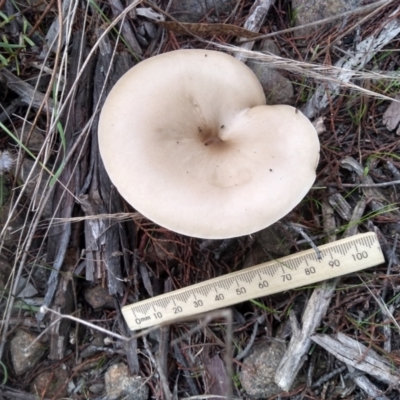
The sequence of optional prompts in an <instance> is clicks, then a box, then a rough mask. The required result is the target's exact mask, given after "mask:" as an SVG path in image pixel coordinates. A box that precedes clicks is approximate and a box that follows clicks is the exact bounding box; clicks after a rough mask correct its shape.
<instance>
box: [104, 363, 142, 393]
mask: <svg viewBox="0 0 400 400" xmlns="http://www.w3.org/2000/svg"><path fill="white" fill-rule="evenodd" d="M105 383H106V392H107V395H108V400H120V399H124V400H147V398H148V396H149V388H148V386H146V385H145V383H144V380H143V379H142V377H140V376H129V372H128V367H127V366H126V365H125V364H123V363H119V364H115V365H112V366H111V367H110V368H109V369H108V370H107V372H106V374H105Z"/></svg>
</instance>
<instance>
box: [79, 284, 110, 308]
mask: <svg viewBox="0 0 400 400" xmlns="http://www.w3.org/2000/svg"><path fill="white" fill-rule="evenodd" d="M84 296H85V300H86V301H87V302H88V303H89V304H90V305H91V306H92V307H93V308H94V310H104V309H107V310H113V309H114V308H115V306H114V297H113V296H111V295H110V294H109V293H108V290H107V289H105V288H102V287H101V286H95V287H92V288H89V289H86V290H85V293H84Z"/></svg>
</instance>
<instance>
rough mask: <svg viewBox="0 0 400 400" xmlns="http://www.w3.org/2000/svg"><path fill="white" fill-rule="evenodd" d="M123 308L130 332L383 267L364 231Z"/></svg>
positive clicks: (376, 247) (373, 242) (377, 248)
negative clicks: (317, 250) (377, 266)
mask: <svg viewBox="0 0 400 400" xmlns="http://www.w3.org/2000/svg"><path fill="white" fill-rule="evenodd" d="M318 248H319V250H320V253H321V259H318V257H317V254H316V252H315V251H314V250H312V249H310V250H306V251H302V252H300V253H297V254H292V255H290V256H287V257H282V258H279V259H277V260H274V261H269V262H266V263H263V264H259V265H256V266H254V267H250V268H246V269H244V270H241V271H237V272H233V273H231V274H227V275H223V276H220V277H218V278H214V279H210V280H208V281H205V282H202V283H198V284H196V285H192V286H189V287H186V288H183V289H179V290H176V291H174V292H171V293H166V294H163V295H160V296H157V297H153V298H151V299H148V300H144V301H140V302H138V303H135V304H130V305H128V306H125V307H123V308H122V314H123V316H124V318H125V320H126V322H127V324H128V326H129V328H130V329H131V330H133V331H135V330H138V329H143V328H148V327H150V326H153V325H158V324H161V323H165V322H173V321H174V320H177V319H181V318H184V317H193V316H194V315H196V314H201V313H204V312H207V311H211V310H215V309H218V308H222V307H227V306H231V305H233V304H237V303H242V302H243V301H246V300H250V299H255V298H257V297H262V296H267V295H269V294H273V293H278V292H283V291H285V290H289V289H293V288H297V287H300V286H305V285H308V284H312V283H316V282H318V281H322V280H326V279H331V278H335V277H337V276H341V275H345V274H349V273H351V272H356V271H360V270H362V269H365V268H369V267H373V266H375V265H379V264H382V263H383V262H384V261H385V260H384V257H383V254H382V250H381V248H380V245H379V241H378V238H377V236H376V234H375V233H373V232H369V233H362V234H359V235H356V236H352V237H349V238H346V239H342V240H338V241H336V242H333V243H329V244H325V245H323V246H319V247H318Z"/></svg>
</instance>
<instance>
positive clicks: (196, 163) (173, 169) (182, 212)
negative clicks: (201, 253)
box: [99, 50, 319, 239]
mask: <svg viewBox="0 0 400 400" xmlns="http://www.w3.org/2000/svg"><path fill="white" fill-rule="evenodd" d="M99 145H100V153H101V156H102V158H103V161H104V165H105V168H106V170H107V172H108V174H109V176H110V178H111V181H112V182H113V183H114V185H115V186H116V188H117V189H118V190H119V192H120V193H121V195H122V196H123V197H124V198H125V199H126V200H127V201H128V202H129V203H130V204H131V205H132V206H133V207H134V208H135V209H136V210H138V211H139V212H140V213H142V214H143V215H144V216H146V217H147V218H149V219H150V220H152V221H154V222H156V223H157V224H159V225H161V226H163V227H165V228H168V229H170V230H173V231H175V232H178V233H182V234H185V235H189V236H194V237H200V238H209V239H222V238H230V237H236V236H242V235H246V234H250V233H253V232H256V231H258V230H260V229H263V228H265V227H267V226H269V225H271V224H273V223H274V222H276V221H277V220H279V219H280V218H282V217H283V216H284V215H286V214H287V213H288V212H290V211H291V210H292V209H293V208H294V207H295V206H296V205H297V204H298V203H299V202H300V201H301V200H302V199H303V197H304V196H305V195H306V194H307V192H308V190H309V189H310V187H311V185H312V184H313V182H314V180H315V169H316V166H317V163H318V160H319V141H318V136H317V133H316V131H315V129H314V127H313V125H312V124H311V122H310V121H309V120H308V119H307V118H306V117H305V116H304V115H303V114H302V113H301V112H300V111H298V110H297V109H295V108H293V107H290V106H286V105H276V106H266V105H265V96H264V93H263V89H262V87H261V85H260V83H259V82H258V80H257V78H256V76H255V75H254V74H253V72H252V71H251V70H250V69H249V68H248V67H247V66H245V65H244V64H243V63H242V62H240V61H238V60H236V59H235V58H234V57H231V56H229V55H227V54H224V53H220V52H217V51H211V50H177V51H172V52H170V53H165V54H162V55H159V56H156V57H153V58H150V59H147V60H146V61H143V62H141V63H139V64H137V65H136V66H135V67H133V68H132V69H130V70H129V71H128V72H127V73H126V74H125V75H123V76H122V77H121V79H120V80H119V81H118V82H117V83H116V85H115V86H114V87H113V89H112V90H111V92H110V94H109V96H108V97H107V100H106V102H105V104H104V107H103V109H102V112H101V116H100V123H99Z"/></svg>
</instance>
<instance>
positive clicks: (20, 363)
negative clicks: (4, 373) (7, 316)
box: [10, 329, 45, 375]
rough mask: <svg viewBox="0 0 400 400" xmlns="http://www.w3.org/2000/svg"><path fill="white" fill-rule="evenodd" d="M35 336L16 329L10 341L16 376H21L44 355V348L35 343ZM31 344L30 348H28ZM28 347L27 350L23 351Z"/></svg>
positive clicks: (40, 344)
mask: <svg viewBox="0 0 400 400" xmlns="http://www.w3.org/2000/svg"><path fill="white" fill-rule="evenodd" d="M36 338H37V336H36V335H33V334H32V333H29V332H26V331H25V330H23V329H18V330H17V333H16V335H15V336H14V337H13V339H12V340H11V346H10V347H11V360H12V363H13V367H14V371H15V374H16V375H21V374H23V373H24V372H26V371H27V370H28V369H29V368H32V367H34V366H35V364H36V363H37V362H38V361H39V360H40V359H41V358H42V356H43V354H44V353H45V346H43V344H42V343H40V342H39V341H36V342H35V343H34V344H32V343H33V342H34V341H35V340H36ZM31 344H32V346H30V345H31ZM28 346H30V347H29V349H27V350H25V349H26V348H27V347H28Z"/></svg>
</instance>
